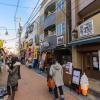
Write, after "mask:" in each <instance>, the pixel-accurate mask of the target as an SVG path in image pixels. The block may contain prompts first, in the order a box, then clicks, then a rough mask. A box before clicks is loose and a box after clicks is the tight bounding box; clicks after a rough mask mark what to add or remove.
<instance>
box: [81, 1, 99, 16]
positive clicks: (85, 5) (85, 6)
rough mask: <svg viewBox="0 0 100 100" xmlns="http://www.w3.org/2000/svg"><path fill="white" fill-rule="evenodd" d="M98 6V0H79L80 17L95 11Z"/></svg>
mask: <svg viewBox="0 0 100 100" xmlns="http://www.w3.org/2000/svg"><path fill="white" fill-rule="evenodd" d="M99 8H100V1H99V0H80V2H79V15H80V17H82V16H84V15H88V14H89V13H91V12H95V11H96V10H97V9H99Z"/></svg>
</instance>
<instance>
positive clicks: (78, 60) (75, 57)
mask: <svg viewBox="0 0 100 100" xmlns="http://www.w3.org/2000/svg"><path fill="white" fill-rule="evenodd" d="M72 63H73V66H74V68H79V69H81V68H82V56H81V53H79V52H77V47H72Z"/></svg>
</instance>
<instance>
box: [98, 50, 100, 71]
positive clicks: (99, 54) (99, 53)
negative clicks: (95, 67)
mask: <svg viewBox="0 0 100 100" xmlns="http://www.w3.org/2000/svg"><path fill="white" fill-rule="evenodd" d="M98 56H99V71H100V50H99V51H98Z"/></svg>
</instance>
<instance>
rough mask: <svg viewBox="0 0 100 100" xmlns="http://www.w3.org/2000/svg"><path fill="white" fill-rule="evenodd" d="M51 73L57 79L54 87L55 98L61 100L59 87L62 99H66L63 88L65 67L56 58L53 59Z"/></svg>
mask: <svg viewBox="0 0 100 100" xmlns="http://www.w3.org/2000/svg"><path fill="white" fill-rule="evenodd" d="M50 75H51V76H52V78H53V79H54V81H55V88H54V96H55V100H59V96H58V89H59V93H60V97H61V100H64V93H63V88H62V86H63V85H64V83H63V69H62V66H61V65H60V64H59V63H58V62H57V61H56V60H53V65H51V68H50Z"/></svg>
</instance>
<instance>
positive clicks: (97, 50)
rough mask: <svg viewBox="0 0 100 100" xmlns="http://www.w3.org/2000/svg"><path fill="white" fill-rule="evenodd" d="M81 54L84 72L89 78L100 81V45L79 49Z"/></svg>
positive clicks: (84, 46) (85, 46)
mask: <svg viewBox="0 0 100 100" xmlns="http://www.w3.org/2000/svg"><path fill="white" fill-rule="evenodd" d="M78 52H80V54H81V60H82V67H83V68H82V70H83V72H85V73H86V74H87V76H88V77H89V78H93V79H97V80H100V43H96V44H91V45H83V46H82V47H81V46H79V47H78Z"/></svg>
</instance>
